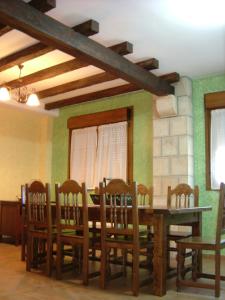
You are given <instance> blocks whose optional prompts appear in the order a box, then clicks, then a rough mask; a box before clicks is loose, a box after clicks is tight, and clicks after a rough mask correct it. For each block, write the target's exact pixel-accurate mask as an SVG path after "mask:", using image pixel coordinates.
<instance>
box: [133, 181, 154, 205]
mask: <svg viewBox="0 0 225 300" xmlns="http://www.w3.org/2000/svg"><path fill="white" fill-rule="evenodd" d="M137 196H138V204H139V205H149V206H152V204H153V188H152V187H150V188H147V187H146V186H145V185H144V184H138V186H137Z"/></svg>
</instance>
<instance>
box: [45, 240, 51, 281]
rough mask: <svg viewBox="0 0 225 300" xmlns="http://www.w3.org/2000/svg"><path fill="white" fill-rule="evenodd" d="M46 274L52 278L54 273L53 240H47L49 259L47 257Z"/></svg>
mask: <svg viewBox="0 0 225 300" xmlns="http://www.w3.org/2000/svg"><path fill="white" fill-rule="evenodd" d="M46 260H47V261H46V274H47V276H51V271H52V241H51V239H48V240H47V257H46Z"/></svg>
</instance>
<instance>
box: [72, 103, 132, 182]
mask: <svg viewBox="0 0 225 300" xmlns="http://www.w3.org/2000/svg"><path fill="white" fill-rule="evenodd" d="M123 121H127V124H128V127H127V129H128V131H127V181H128V182H129V183H131V182H132V181H133V127H134V126H133V107H125V108H119V109H113V110H108V111H102V112H97V113H93V114H86V115H80V116H74V117H71V118H69V119H68V121H67V128H68V129H69V148H68V149H69V150H68V178H70V149H71V136H72V131H73V130H74V129H80V128H85V127H91V126H100V125H105V124H112V123H118V122H123Z"/></svg>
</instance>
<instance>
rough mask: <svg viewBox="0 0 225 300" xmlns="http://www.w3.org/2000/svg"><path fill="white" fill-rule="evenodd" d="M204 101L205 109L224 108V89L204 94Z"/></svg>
mask: <svg viewBox="0 0 225 300" xmlns="http://www.w3.org/2000/svg"><path fill="white" fill-rule="evenodd" d="M204 102H205V108H206V109H216V108H224V107H225V91H223V92H216V93H209V94H205V97H204Z"/></svg>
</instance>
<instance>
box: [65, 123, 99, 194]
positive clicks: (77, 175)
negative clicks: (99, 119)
mask: <svg viewBox="0 0 225 300" xmlns="http://www.w3.org/2000/svg"><path fill="white" fill-rule="evenodd" d="M70 151H71V152H70V178H71V179H74V180H76V181H77V182H79V183H80V184H81V183H82V182H85V183H86V186H87V188H94V187H95V184H94V175H95V163H96V151H97V127H96V126H94V127H87V128H82V129H75V130H73V131H72V136H71V148H70Z"/></svg>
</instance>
